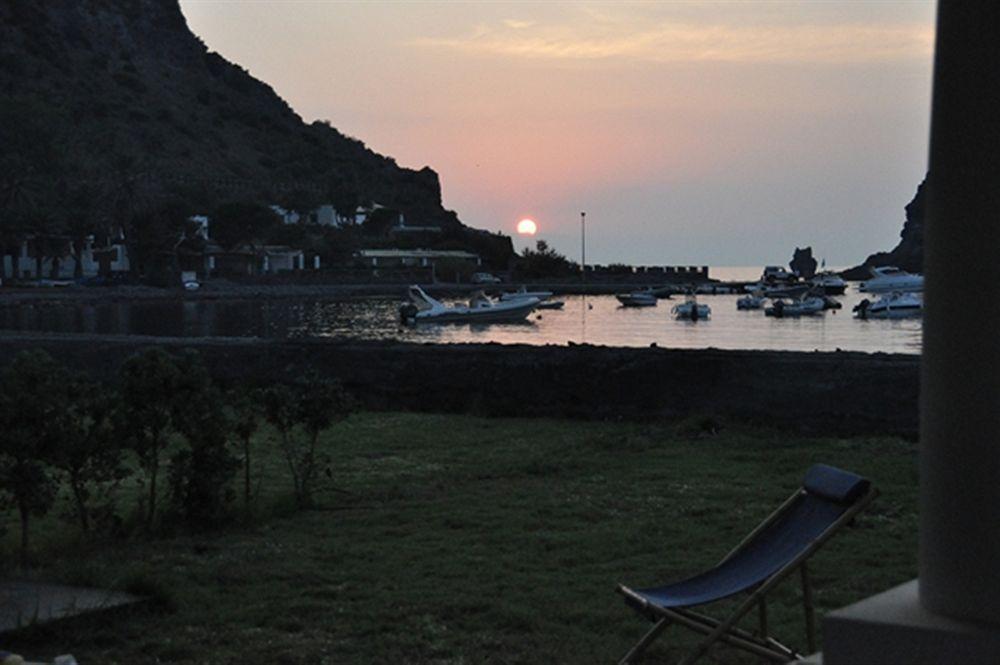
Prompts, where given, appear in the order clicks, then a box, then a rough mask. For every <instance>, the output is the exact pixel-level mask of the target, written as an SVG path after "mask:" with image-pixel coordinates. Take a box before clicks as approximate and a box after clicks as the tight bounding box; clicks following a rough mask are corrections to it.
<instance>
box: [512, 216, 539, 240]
mask: <svg viewBox="0 0 1000 665" xmlns="http://www.w3.org/2000/svg"><path fill="white" fill-rule="evenodd" d="M536 231H538V225H537V224H535V220H533V219H528V218H525V219H522V220H521V221H520V222H518V223H517V232H518V233H519V234H521V235H523V236H533V235H535V232H536Z"/></svg>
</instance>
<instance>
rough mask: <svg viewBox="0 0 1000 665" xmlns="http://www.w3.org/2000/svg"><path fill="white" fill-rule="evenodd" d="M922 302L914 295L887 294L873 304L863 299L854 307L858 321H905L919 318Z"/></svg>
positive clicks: (922, 306)
mask: <svg viewBox="0 0 1000 665" xmlns="http://www.w3.org/2000/svg"><path fill="white" fill-rule="evenodd" d="M923 312H924V301H923V299H922V298H921V296H920V295H918V294H916V293H887V294H884V295H882V297H881V298H879V299H878V300H876V301H875V302H871V301H870V300H868V298H865V299H864V300H862V301H861V302H859V303H858V304H857V305H855V306H854V316H855V317H857V318H859V319H906V318H911V317H916V316H921V315H922V314H923Z"/></svg>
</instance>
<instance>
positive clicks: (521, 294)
mask: <svg viewBox="0 0 1000 665" xmlns="http://www.w3.org/2000/svg"><path fill="white" fill-rule="evenodd" d="M551 297H552V292H551V291H529V290H528V287H526V286H523V285H522V286H521V288H519V289H518V290H517V291H508V292H506V293H501V294H500V300H501V301H502V302H506V301H508V300H520V299H522V298H538V299H539V300H542V301H544V300H545V299H546V298H551Z"/></svg>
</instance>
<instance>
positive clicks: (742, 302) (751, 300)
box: [736, 291, 767, 309]
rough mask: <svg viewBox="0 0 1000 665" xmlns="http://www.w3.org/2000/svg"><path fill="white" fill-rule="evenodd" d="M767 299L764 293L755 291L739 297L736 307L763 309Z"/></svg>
mask: <svg viewBox="0 0 1000 665" xmlns="http://www.w3.org/2000/svg"><path fill="white" fill-rule="evenodd" d="M766 299H767V298H766V296H764V294H763V293H761V292H759V291H755V292H754V293H750V294H747V295H745V296H743V297H742V298H739V299H738V300H737V301H736V309H761V308H762V307H764V301H765V300H766Z"/></svg>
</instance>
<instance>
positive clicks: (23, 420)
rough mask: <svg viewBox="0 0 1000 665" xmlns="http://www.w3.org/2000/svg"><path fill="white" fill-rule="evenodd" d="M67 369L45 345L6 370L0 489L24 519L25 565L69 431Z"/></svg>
mask: <svg viewBox="0 0 1000 665" xmlns="http://www.w3.org/2000/svg"><path fill="white" fill-rule="evenodd" d="M66 383H67V381H66V372H65V370H64V369H63V368H62V367H61V366H60V365H59V364H58V363H56V361H55V360H53V359H52V357H51V356H49V355H48V354H47V353H45V352H44V351H24V352H21V353H20V354H18V355H17V357H15V358H14V361H13V362H12V363H11V365H10V366H9V367H8V368H7V369H6V370H5V371H4V372H3V374H2V387H3V388H2V392H0V490H2V491H3V492H4V493H5V494H6V496H7V500H8V502H10V503H12V504H13V505H14V506H15V507H16V508H17V511H18V513H19V515H20V520H21V550H20V559H21V565H22V566H26V565H27V562H28V551H29V540H28V534H29V525H30V519H31V517H32V516H42V515H45V514H46V513H47V512H48V511H49V509H50V508H51V507H52V502H53V500H54V498H55V492H56V483H55V480H54V478H53V475H52V472H51V467H50V466H49V465H48V462H49V460H50V459H51V457H52V453H53V450H54V449H55V448H56V445H57V444H58V442H59V441H60V439H61V438H62V437H63V436H64V435H65V431H66V427H65V426H66V417H65V413H66V410H67V408H68V406H69V401H68V394H67V391H66V389H65V386H66Z"/></svg>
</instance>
